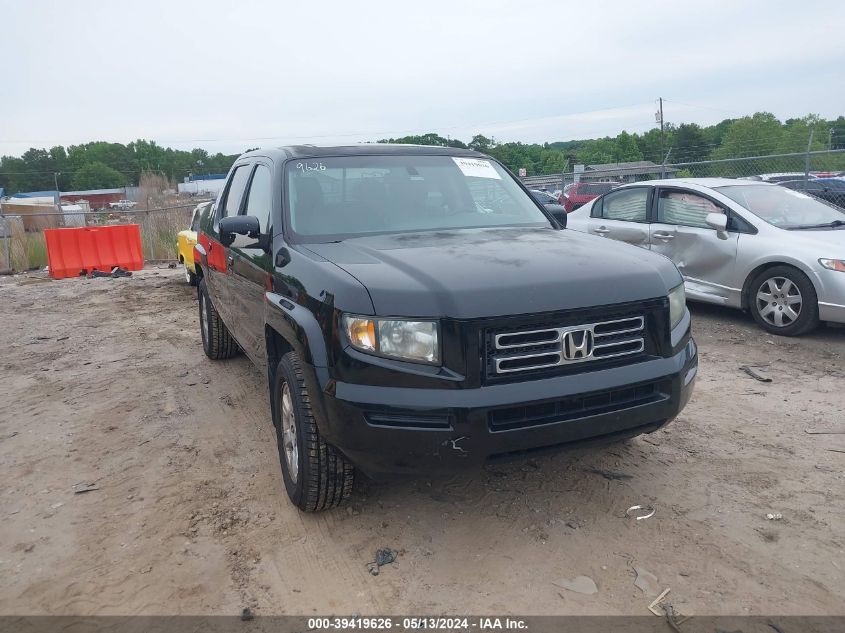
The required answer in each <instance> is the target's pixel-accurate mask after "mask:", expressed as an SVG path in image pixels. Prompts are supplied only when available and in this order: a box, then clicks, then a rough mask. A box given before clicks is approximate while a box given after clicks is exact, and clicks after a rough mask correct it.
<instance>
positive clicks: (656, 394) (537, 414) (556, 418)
mask: <svg viewBox="0 0 845 633" xmlns="http://www.w3.org/2000/svg"><path fill="white" fill-rule="evenodd" d="M670 390H671V383H669V382H668V381H665V380H663V381H654V382H648V383H642V384H639V385H631V386H627V387H620V388H618V389H610V390H607V391H596V392H591V393H586V394H580V395H577V396H572V397H569V398H565V399H563V400H554V401H550V402H541V403H536V404H527V405H520V406H518V407H507V408H502V409H493V410H491V411H488V413H487V424H488V427H489V428H490V431H492V432H496V431H512V430H514V429H524V428H528V427H532V426H542V425H544V424H554V423H555V422H566V421H569V420H577V419H580V418H586V417H590V416H594V415H602V414H606V413H613V412H615V411H621V410H623V409H630V408H632V407H638V406H642V405H645V404H653V403H656V402H662V401H664V400H666V399H668V398H669V393H670Z"/></svg>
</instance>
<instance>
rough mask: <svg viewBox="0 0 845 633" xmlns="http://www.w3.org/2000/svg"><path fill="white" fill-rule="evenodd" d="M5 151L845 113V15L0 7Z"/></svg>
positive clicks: (33, 2)
mask: <svg viewBox="0 0 845 633" xmlns="http://www.w3.org/2000/svg"><path fill="white" fill-rule="evenodd" d="M0 24H2V32H1V34H0V60H2V64H0V153H2V154H13V155H18V154H20V153H22V152H23V151H25V150H26V149H27V148H29V147H31V146H35V147H50V146H52V145H57V144H61V145H69V144H74V143H80V142H86V141H90V140H106V141H118V142H124V143H125V142H128V141H131V140H133V139H137V138H146V139H152V140H155V141H157V142H159V143H160V144H163V145H169V146H172V147H179V148H191V147H204V148H206V149H208V150H209V151H211V152H217V151H223V152H226V153H234V152H239V151H241V150H243V149H245V148H248V147H255V146H263V145H279V144H284V143H307V142H313V143H334V142H358V141H368V140H378V139H380V138H384V137H389V136H402V135H405V134H413V133H425V132H430V131H434V132H439V133H440V134H442V135H444V136H447V135H448V136H451V137H457V138H460V139H463V140H469V138H470V137H471V136H472V135H473V134H475V133H483V134H485V135H487V136H493V137H495V138H496V140H497V141H517V140H518V141H525V142H542V141H555V140H568V139H574V138H590V137H596V136H604V135H616V134H617V133H618V132H619V131H621V130H623V129H625V130H627V131H629V132H643V131H646V130H648V129H649V128H651V127H653V126H654V112H655V110H656V100H657V97H659V96H662V97H664V98H665V99H666V102H665V106H664V109H665V119H666V121H670V122H675V123H680V122H685V121H686V122H690V121H695V122H698V123H701V124H709V123H714V122H717V121H720V120H722V119H724V118H728V117H736V116H741V115H744V114H749V113H753V112H754V111H758V110H767V111H770V112H774V113H775V114H776V115H777V116H778V117H780V118H782V119H785V118H789V117H796V116H802V115H804V114H807V113H810V112H812V113H817V114H821V115H822V116H825V117H836V116H838V115H840V114H843V113H845V38H843V37H842V33H843V27H845V2H815V1H812V0H803V1H802V2H800V3H798V4H796V3H795V2H794V1H790V2H781V1H779V0H770V1H767V2H762V1H761V2H740V1H738V0H734V1H721V0H707V1H706V2H697V3H688V2H678V1H677V0H675V1H671V2H636V1H633V0H627V1H620V2H601V1H597V0H583V1H580V2H562V1H560V2H558V1H553V0H547V1H541V0H521V1H518V2H516V1H514V2H508V1H505V0H466V1H461V0H451V1H440V0H426V1H425V2H413V3H408V2H402V1H400V0H387V1H382V0H366V1H355V0H352V1H349V0H346V1H336V0H322V1H320V0H301V1H299V2H290V1H269V0H268V1H267V2H252V1H245V0H226V1H221V0H202V1H199V2H188V1H183V0H178V1H173V0H171V1H161V2H160V1H157V0H146V1H145V2H143V3H139V2H131V3H130V2H128V1H124V0H111V1H99V0H87V1H86V0H74V1H73V2H68V1H60V0H56V1H54V2H46V1H39V0H0Z"/></svg>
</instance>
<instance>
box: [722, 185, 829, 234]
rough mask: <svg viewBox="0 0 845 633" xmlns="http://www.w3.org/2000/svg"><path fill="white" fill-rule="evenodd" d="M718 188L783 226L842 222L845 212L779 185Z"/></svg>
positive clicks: (762, 217)
mask: <svg viewBox="0 0 845 633" xmlns="http://www.w3.org/2000/svg"><path fill="white" fill-rule="evenodd" d="M716 191H718V192H719V193H721V194H722V195H725V196H727V197H728V198H730V199H731V200H733V201H734V202H737V203H739V204H741V205H742V206H743V207H745V208H746V209H748V210H749V211H751V213H753V214H754V215H756V216H757V217H759V218H760V219H762V220H765V221H766V222H768V223H769V224H772V225H774V226H777V227H779V228H782V229H802V228H822V227H825V226H832V227H835V226H840V225H841V223H842V222H845V213H843V212H842V210H840V209H837V208H836V207H835V206H833V205H831V204H828V203H826V202H823V201H821V200H818V199H816V198H813V197H812V196H808V195H806V194H804V193H801V192H799V191H792V190H791V189H787V188H785V187H780V186H778V185H770V186H769V185H729V186H727V187H716Z"/></svg>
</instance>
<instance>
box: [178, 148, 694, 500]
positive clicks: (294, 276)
mask: <svg viewBox="0 0 845 633" xmlns="http://www.w3.org/2000/svg"><path fill="white" fill-rule="evenodd" d="M564 219H565V216H564ZM195 261H196V263H197V268H196V271H197V276H198V278H199V286H198V293H199V316H200V325H201V334H202V344H203V349H204V350H205V353H206V355H207V356H208V357H209V358H212V359H224V358H229V357H230V356H233V355H234V354H236V353H238V351H239V350H243V352H244V353H246V355H247V356H248V357H249V358H250V359H251V360H252V361H253V362H254V363H255V365H256V366H257V367H258V368H259V369H260V370H261V371H262V372H263V373H264V375H265V376H266V380H267V385H268V387H269V389H270V396H271V397H270V403H271V415H272V420H273V423H274V425H275V428H276V436H277V440H278V449H279V455H280V460H281V465H282V476H283V480H284V485H285V489H286V490H287V493H288V495H289V496H290V498H291V500H292V501H293V503H294V504H296V505H297V506H298V507H299V508H301V509H302V510H305V511H315V510H321V509H323V508H328V507H330V506H333V505H336V504H338V503H340V501H341V500H343V499H344V498H345V497H347V496H348V495H349V494H350V492H351V490H352V482H353V473H354V472H355V469H356V468H358V469H360V470H361V471H363V472H364V473H366V474H368V475H371V476H385V475H395V474H413V473H420V472H424V473H431V472H433V471H449V470H452V469H455V468H461V467H466V466H476V467H477V466H480V465H481V464H483V463H485V462H486V461H487V460H488V459H490V458H493V457H502V456H510V455H514V454H529V453H531V452H532V451H535V450H546V449H549V448H561V447H564V446H568V445H572V444H576V443H581V442H585V441H614V440H619V439H622V438H626V437H631V436H634V435H638V434H640V433H649V432H652V431H654V430H656V429H658V428H660V427H662V426H663V425H665V424H666V423H667V422H669V421H670V420H671V419H672V418H674V417H675V416H676V415H677V414H678V412H679V411H680V410H681V409H682V408H683V407H684V405H685V404H686V402H687V400H688V398H689V397H690V394H691V392H692V388H693V382H694V379H695V376H696V373H697V367H698V356H697V352H696V346H695V343H694V342H693V340H692V338H691V336H690V316H689V312H688V310H687V309H686V305H685V301H684V287H683V283H682V279H681V276H680V274H679V273H678V270H677V268H675V266H674V265H673V264H672V262H671V261H669V260H668V259H666V258H665V257H661V256H658V255H654V254H652V253H649V252H648V251H643V250H641V249H638V248H634V247H631V246H628V245H626V244H619V243H615V242H610V241H608V240H602V239H601V238H596V237H594V236H590V235H585V234H582V233H577V232H575V231H566V230H561V229H560V225H559V224H558V223H556V222H554V221H553V220H551V218H550V216H549V215H547V214H546V211H545V209H544V208H543V207H542V206H541V205H540V204H538V203H537V202H535V201H534V200H533V199H532V198H531V197H530V196H529V195H528V194H527V193H526V190H525V189H524V188H523V187H522V185H521V184H520V183H519V182H518V181H517V180H516V179H515V178H514V177H513V176H512V175H511V174H510V172H508V171H507V170H506V169H505V168H504V167H502V166H501V165H500V164H499V163H498V162H496V161H495V160H493V159H491V158H488V157H486V156H484V155H482V154H478V153H476V152H472V151H469V150H459V149H454V148H446V147H412V146H408V145H382V144H373V145H362V146H352V147H325V148H319V147H314V146H310V145H307V146H296V147H284V148H278V149H270V150H256V151H252V152H248V153H246V154H244V155H243V156H241V157H240V158H239V159H238V160H237V161H235V163H234V165H233V167H232V169H231V171H230V172H229V175H228V180H227V184H226V186H225V188H224V190H223V191H222V192H221V194H220V196H219V198H218V200H217V202H216V203H215V204H214V205H210V206H209V208H208V210H206V211H205V212H204V213H203V217H202V219H201V221H200V230H199V236H198V244H197V246H196V258H195Z"/></svg>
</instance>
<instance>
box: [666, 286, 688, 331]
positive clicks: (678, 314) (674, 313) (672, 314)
mask: <svg viewBox="0 0 845 633" xmlns="http://www.w3.org/2000/svg"><path fill="white" fill-rule="evenodd" d="M686 307H687V295H686V292H684V284H681V285H680V286H678V287H677V288H673V289H672V290H670V291H669V325H670V329H671V328H674V327H675V326H676V325H678V323H680V322H681V319H683V318H684V310H685V309H686Z"/></svg>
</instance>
